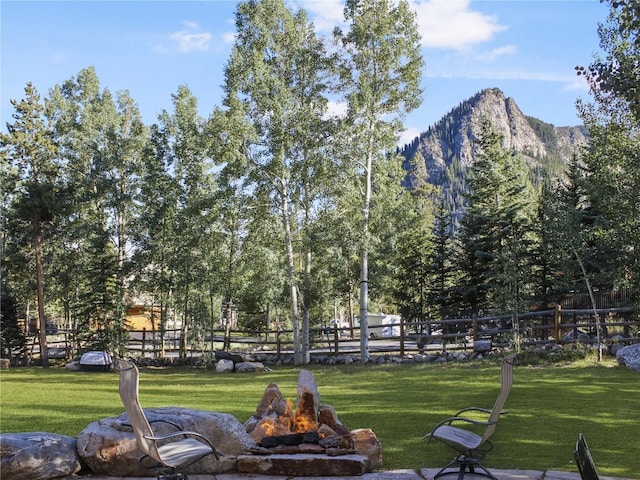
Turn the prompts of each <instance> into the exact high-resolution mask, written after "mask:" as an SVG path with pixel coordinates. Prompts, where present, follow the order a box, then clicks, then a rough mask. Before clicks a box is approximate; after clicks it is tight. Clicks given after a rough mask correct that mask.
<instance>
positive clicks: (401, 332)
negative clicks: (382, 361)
mask: <svg viewBox="0 0 640 480" xmlns="http://www.w3.org/2000/svg"><path fill="white" fill-rule="evenodd" d="M400 356H401V357H404V318H402V317H400Z"/></svg>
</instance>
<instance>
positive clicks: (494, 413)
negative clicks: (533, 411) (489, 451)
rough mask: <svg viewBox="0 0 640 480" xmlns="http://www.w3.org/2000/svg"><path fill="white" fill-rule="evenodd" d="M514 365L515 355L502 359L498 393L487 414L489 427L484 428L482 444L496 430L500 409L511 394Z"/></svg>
mask: <svg viewBox="0 0 640 480" xmlns="http://www.w3.org/2000/svg"><path fill="white" fill-rule="evenodd" d="M515 364H516V355H515V354H512V355H507V356H506V357H504V358H503V359H502V365H501V367H500V393H499V394H498V398H496V401H495V403H494V404H493V408H492V409H491V413H490V414H489V425H488V426H487V428H485V430H484V433H483V435H482V443H484V442H486V441H487V440H488V439H489V437H491V435H493V432H494V431H495V429H496V424H497V422H498V418H500V414H501V413H502V408H503V407H504V404H505V402H506V401H507V397H508V396H509V392H511V385H512V384H513V366H514V365H515Z"/></svg>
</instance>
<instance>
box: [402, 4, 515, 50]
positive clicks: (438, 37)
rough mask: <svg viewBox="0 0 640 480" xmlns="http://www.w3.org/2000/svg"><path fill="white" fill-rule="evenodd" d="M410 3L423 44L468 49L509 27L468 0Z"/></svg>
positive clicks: (433, 46) (424, 45) (425, 45)
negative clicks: (475, 7)
mask: <svg viewBox="0 0 640 480" xmlns="http://www.w3.org/2000/svg"><path fill="white" fill-rule="evenodd" d="M410 5H411V7H412V8H413V9H414V10H415V11H416V13H417V16H418V25H419V28H420V33H421V34H422V46H423V47H432V48H448V49H454V50H461V49H466V48H469V47H471V46H473V45H476V44H478V43H482V42H486V41H488V40H490V39H491V38H493V36H494V35H495V34H496V33H498V32H500V31H502V30H505V29H506V27H505V26H502V25H500V24H499V23H498V20H497V18H496V17H494V16H489V15H485V14H483V13H480V12H474V11H472V10H470V1H469V0H410Z"/></svg>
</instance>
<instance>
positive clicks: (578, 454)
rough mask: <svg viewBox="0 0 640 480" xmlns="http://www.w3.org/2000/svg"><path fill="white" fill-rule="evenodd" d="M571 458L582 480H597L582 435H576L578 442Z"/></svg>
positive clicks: (596, 472)
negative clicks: (574, 461)
mask: <svg viewBox="0 0 640 480" xmlns="http://www.w3.org/2000/svg"><path fill="white" fill-rule="evenodd" d="M573 458H575V460H576V464H577V465H578V471H579V472H580V476H581V477H582V480H599V478H600V477H599V476H598V471H597V470H596V464H595V463H594V462H593V457H591V452H590V451H589V446H588V445H587V441H586V440H585V439H584V436H583V435H582V434H579V435H578V441H577V442H576V449H575V451H574V452H573Z"/></svg>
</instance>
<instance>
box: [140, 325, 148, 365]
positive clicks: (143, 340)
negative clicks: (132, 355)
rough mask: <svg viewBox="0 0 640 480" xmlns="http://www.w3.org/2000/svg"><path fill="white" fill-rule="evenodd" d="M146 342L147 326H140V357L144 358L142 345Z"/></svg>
mask: <svg viewBox="0 0 640 480" xmlns="http://www.w3.org/2000/svg"><path fill="white" fill-rule="evenodd" d="M146 343H147V327H142V345H141V348H142V353H141V354H140V356H141V357H142V358H144V347H145V344H146Z"/></svg>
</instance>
